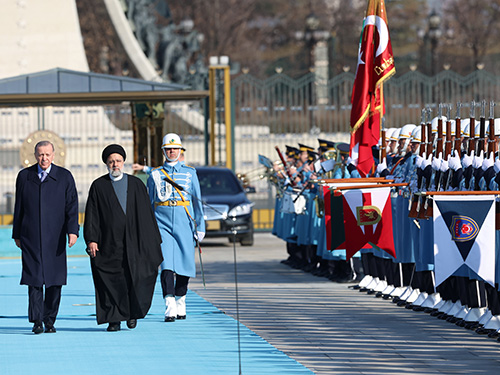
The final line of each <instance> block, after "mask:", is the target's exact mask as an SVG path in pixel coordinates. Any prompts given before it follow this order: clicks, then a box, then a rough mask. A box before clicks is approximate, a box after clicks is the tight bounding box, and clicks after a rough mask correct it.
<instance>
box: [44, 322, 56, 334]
mask: <svg viewBox="0 0 500 375" xmlns="http://www.w3.org/2000/svg"><path fill="white" fill-rule="evenodd" d="M45 333H56V327H54V326H53V325H52V324H46V325H45Z"/></svg>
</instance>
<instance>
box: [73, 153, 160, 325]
mask: <svg viewBox="0 0 500 375" xmlns="http://www.w3.org/2000/svg"><path fill="white" fill-rule="evenodd" d="M125 158H126V153H125V150H124V149H123V147H122V146H120V145H117V144H113V145H109V146H107V147H106V148H105V149H104V150H103V152H102V161H103V162H104V163H105V164H106V165H107V167H108V171H109V173H108V174H106V175H104V176H101V177H99V178H98V179H97V180H95V181H94V182H93V183H92V185H91V187H90V191H89V196H88V199H87V206H86V208H85V222H84V226H83V233H84V238H85V242H86V244H87V252H88V253H89V255H90V257H91V267H92V276H93V279H94V285H95V293H96V296H95V298H96V315H97V323H98V324H103V323H109V325H108V328H107V330H108V331H119V330H120V322H121V321H126V322H127V327H128V328H130V329H133V328H135V327H136V324H137V319H141V318H144V316H146V314H147V312H148V310H149V308H150V307H151V301H152V298H153V292H154V287H155V284H156V278H157V276H158V266H159V265H160V264H161V262H162V260H163V256H162V254H161V248H160V244H161V237H160V232H159V230H158V226H157V224H156V220H155V217H154V214H153V210H152V208H151V204H150V203H149V195H148V193H147V191H146V186H145V185H144V183H143V182H142V181H141V180H140V179H138V178H137V177H135V176H132V175H129V174H126V173H123V165H124V162H125Z"/></svg>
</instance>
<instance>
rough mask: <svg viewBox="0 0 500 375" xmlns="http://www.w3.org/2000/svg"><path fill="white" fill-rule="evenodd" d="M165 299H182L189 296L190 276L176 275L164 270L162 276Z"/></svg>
mask: <svg viewBox="0 0 500 375" xmlns="http://www.w3.org/2000/svg"><path fill="white" fill-rule="evenodd" d="M160 281H161V289H162V291H163V298H165V297H166V296H167V295H172V296H178V297H182V296H185V295H186V294H187V290H188V283H189V276H182V275H177V274H174V271H171V270H163V271H161V275H160Z"/></svg>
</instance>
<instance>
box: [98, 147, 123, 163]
mask: <svg viewBox="0 0 500 375" xmlns="http://www.w3.org/2000/svg"><path fill="white" fill-rule="evenodd" d="M111 154H120V155H121V156H123V161H125V159H126V158H127V153H126V152H125V150H124V148H123V147H122V146H120V145H117V144H112V145H109V146H106V148H105V149H104V150H102V161H103V163H104V164H106V162H107V161H108V158H109V155H111Z"/></svg>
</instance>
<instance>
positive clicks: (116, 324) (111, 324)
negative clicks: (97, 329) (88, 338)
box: [106, 322, 120, 332]
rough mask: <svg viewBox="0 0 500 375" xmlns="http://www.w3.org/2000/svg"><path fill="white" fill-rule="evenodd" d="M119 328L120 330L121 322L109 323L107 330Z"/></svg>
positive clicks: (112, 330) (117, 329)
mask: <svg viewBox="0 0 500 375" xmlns="http://www.w3.org/2000/svg"><path fill="white" fill-rule="evenodd" d="M119 330H120V322H113V323H109V325H108V328H107V329H106V331H108V332H117V331H119Z"/></svg>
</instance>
